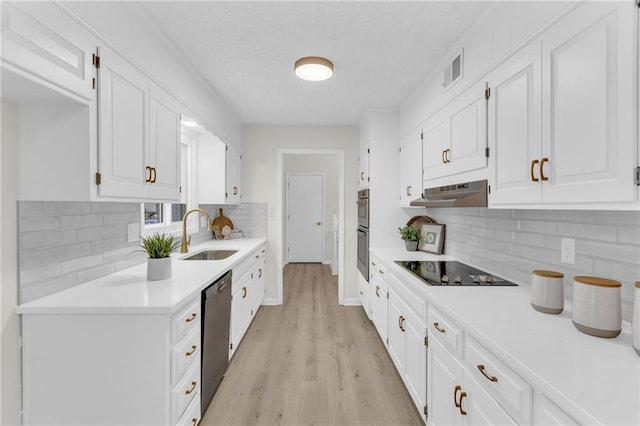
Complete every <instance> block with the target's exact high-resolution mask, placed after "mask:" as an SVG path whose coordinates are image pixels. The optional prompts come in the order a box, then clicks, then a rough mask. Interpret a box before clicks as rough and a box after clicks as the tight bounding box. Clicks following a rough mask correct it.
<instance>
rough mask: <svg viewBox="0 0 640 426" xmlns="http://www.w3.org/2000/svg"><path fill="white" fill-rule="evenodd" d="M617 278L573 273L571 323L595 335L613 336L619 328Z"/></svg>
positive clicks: (620, 308) (617, 332) (618, 332)
mask: <svg viewBox="0 0 640 426" xmlns="http://www.w3.org/2000/svg"><path fill="white" fill-rule="evenodd" d="M620 287H621V284H620V282H619V281H614V280H609V279H606V278H599V277H587V276H575V277H573V313H572V315H571V319H572V320H573V325H575V326H576V328H577V329H578V330H580V331H582V332H583V333H586V334H591V335H593V336H597V337H616V336H617V335H618V334H620V332H621V331H622V301H621V299H620V297H621V296H620V290H621V289H620Z"/></svg>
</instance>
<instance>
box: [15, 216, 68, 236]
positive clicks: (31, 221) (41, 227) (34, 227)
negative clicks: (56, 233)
mask: <svg viewBox="0 0 640 426" xmlns="http://www.w3.org/2000/svg"><path fill="white" fill-rule="evenodd" d="M58 229H61V228H60V218H59V217H56V216H44V217H42V216H32V217H29V216H26V217H23V218H21V220H20V232H38V231H52V230H58Z"/></svg>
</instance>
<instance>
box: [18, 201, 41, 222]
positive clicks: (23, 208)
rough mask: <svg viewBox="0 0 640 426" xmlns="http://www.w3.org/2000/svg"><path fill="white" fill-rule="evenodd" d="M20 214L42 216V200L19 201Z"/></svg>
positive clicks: (20, 215) (22, 215)
mask: <svg viewBox="0 0 640 426" xmlns="http://www.w3.org/2000/svg"><path fill="white" fill-rule="evenodd" d="M18 216H19V217H21V218H22V217H28V216H42V201H20V202H19V203H18Z"/></svg>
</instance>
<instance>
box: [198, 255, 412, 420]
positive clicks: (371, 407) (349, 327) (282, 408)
mask: <svg viewBox="0 0 640 426" xmlns="http://www.w3.org/2000/svg"><path fill="white" fill-rule="evenodd" d="M284 283H285V284H284V302H285V303H284V305H282V306H263V307H261V308H260V310H259V311H258V313H257V315H256V318H255V319H254V321H253V323H252V325H251V327H250V328H249V330H248V331H247V334H246V335H245V337H244V339H243V341H242V342H241V344H240V347H239V348H238V350H237V351H236V353H235V354H234V356H233V358H232V360H231V363H230V364H229V369H228V370H227V374H226V376H225V378H224V380H223V381H222V383H221V385H220V388H219V389H218V392H217V393H216V395H215V396H214V398H213V400H212V401H211V405H209V408H208V410H207V412H206V413H205V415H204V416H203V419H202V421H201V423H200V424H201V425H202V426H210V425H211V426H213V425H385V426H386V425H422V424H423V423H422V420H421V418H420V417H419V415H418V413H417V411H416V409H415V408H414V406H413V403H412V401H411V398H410V396H409V394H408V393H407V391H406V389H405V388H404V385H403V384H402V381H401V379H400V376H399V375H398V373H397V372H396V370H395V367H394V366H393V362H392V361H391V358H389V356H388V354H387V352H386V349H385V347H384V345H383V344H382V341H381V340H380V338H379V337H378V334H377V332H376V330H375V328H374V326H373V324H372V323H371V322H370V321H369V320H368V319H367V317H366V315H365V313H364V311H363V309H362V308H361V307H360V306H339V305H338V300H337V299H338V289H337V277H335V276H332V275H331V271H330V269H329V267H328V266H327V265H320V264H290V265H287V266H286V267H285V270H284Z"/></svg>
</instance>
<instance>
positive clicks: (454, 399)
mask: <svg viewBox="0 0 640 426" xmlns="http://www.w3.org/2000/svg"><path fill="white" fill-rule="evenodd" d="M461 390H462V386H460V385H456V387H455V388H453V403H454V404H455V405H456V408H460V403H459V402H458V392H460V391H461Z"/></svg>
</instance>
